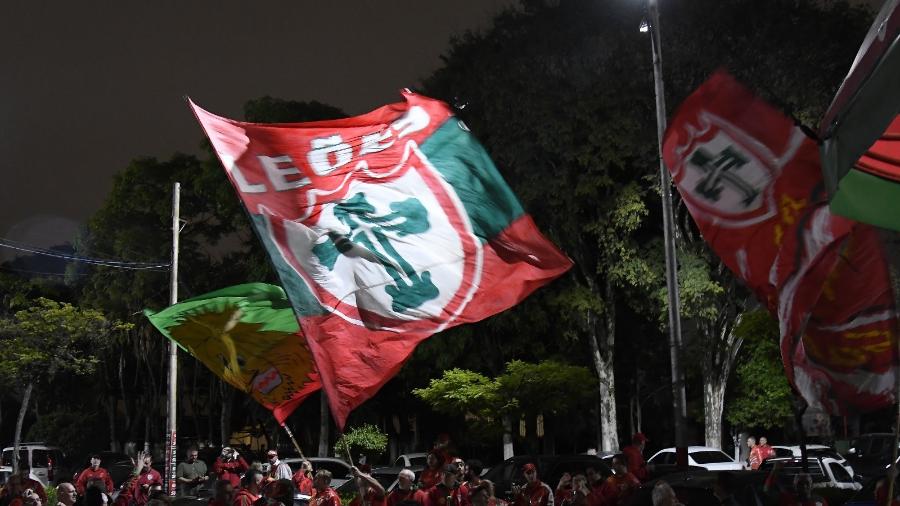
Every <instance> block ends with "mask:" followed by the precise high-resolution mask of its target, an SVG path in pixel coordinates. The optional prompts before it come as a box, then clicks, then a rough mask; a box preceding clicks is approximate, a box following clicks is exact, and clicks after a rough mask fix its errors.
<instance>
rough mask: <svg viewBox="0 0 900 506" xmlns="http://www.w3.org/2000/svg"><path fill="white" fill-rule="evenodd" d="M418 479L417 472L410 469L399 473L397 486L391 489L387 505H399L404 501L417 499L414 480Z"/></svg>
mask: <svg viewBox="0 0 900 506" xmlns="http://www.w3.org/2000/svg"><path fill="white" fill-rule="evenodd" d="M415 479H416V473H414V472H412V471H411V470H409V469H404V470H402V471H400V473H399V474H397V488H395V489H394V490H391V493H389V494H388V496H387V500H386V501H385V504H386V505H387V506H397V505H398V504H400V503H401V502H403V501H415V500H416V489H415V488H413V481H415Z"/></svg>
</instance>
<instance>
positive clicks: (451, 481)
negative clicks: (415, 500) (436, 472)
mask: <svg viewBox="0 0 900 506" xmlns="http://www.w3.org/2000/svg"><path fill="white" fill-rule="evenodd" d="M458 471H459V468H458V467H457V466H455V465H453V464H447V465H446V466H444V472H443V474H442V475H441V481H439V482H438V483H437V484H435V485H434V486H433V487H431V488H429V489H428V490H427V491H426V492H425V506H461V504H462V500H461V498H460V492H459V487H458V486H457V481H456V478H457V472H458Z"/></svg>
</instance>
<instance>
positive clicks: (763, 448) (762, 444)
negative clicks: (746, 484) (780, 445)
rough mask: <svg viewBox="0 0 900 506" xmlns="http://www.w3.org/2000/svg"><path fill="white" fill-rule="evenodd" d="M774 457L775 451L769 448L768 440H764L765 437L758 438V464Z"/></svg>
mask: <svg viewBox="0 0 900 506" xmlns="http://www.w3.org/2000/svg"><path fill="white" fill-rule="evenodd" d="M774 456H775V449H774V448H772V447H771V446H769V440H768V439H766V437H765V436H763V437H761V438H759V458H760V464H761V463H762V462H765V460H766V459H771V458H772V457H774Z"/></svg>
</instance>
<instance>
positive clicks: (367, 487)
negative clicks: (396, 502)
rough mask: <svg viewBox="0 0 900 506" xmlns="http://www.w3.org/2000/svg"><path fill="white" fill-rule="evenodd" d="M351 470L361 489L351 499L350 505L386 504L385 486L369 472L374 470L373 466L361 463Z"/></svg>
mask: <svg viewBox="0 0 900 506" xmlns="http://www.w3.org/2000/svg"><path fill="white" fill-rule="evenodd" d="M350 471H351V472H352V473H353V476H355V479H356V488H357V490H359V495H357V496H356V497H355V498H353V500H352V501H350V506H384V503H385V492H384V487H383V486H381V483H378V480H376V479H375V478H373V477H372V475H370V474H369V473H370V472H372V469H371V466H369V465H368V464H360V465H359V467H356V466H352V467H351V468H350Z"/></svg>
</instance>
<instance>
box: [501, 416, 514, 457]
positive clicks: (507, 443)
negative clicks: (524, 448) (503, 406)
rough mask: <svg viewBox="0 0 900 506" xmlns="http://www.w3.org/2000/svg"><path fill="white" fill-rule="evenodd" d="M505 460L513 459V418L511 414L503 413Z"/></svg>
mask: <svg viewBox="0 0 900 506" xmlns="http://www.w3.org/2000/svg"><path fill="white" fill-rule="evenodd" d="M502 421H503V460H506V459H511V458H512V457H513V456H514V455H515V452H514V451H513V436H512V420H511V419H510V417H509V415H503V419H502Z"/></svg>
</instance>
